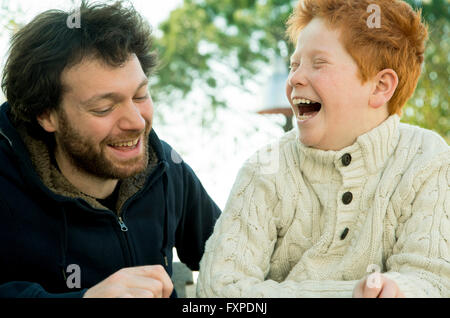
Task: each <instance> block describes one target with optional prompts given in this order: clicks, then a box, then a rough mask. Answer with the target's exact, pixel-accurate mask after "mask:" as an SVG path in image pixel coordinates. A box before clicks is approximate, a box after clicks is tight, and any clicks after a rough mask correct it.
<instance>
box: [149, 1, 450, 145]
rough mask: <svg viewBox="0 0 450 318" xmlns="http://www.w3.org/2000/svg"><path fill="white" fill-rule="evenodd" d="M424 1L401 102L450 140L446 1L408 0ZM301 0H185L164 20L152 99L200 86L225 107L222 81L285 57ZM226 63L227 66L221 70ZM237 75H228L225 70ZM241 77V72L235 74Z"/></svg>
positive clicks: (409, 115)
mask: <svg viewBox="0 0 450 318" xmlns="http://www.w3.org/2000/svg"><path fill="white" fill-rule="evenodd" d="M407 1H408V2H409V3H410V4H411V5H413V6H414V7H421V8H422V10H423V15H424V18H425V20H426V21H427V22H428V24H429V27H430V40H429V44H428V48H427V51H426V62H425V66H424V70H423V74H422V77H421V79H420V81H419V84H418V87H417V90H416V92H415V94H414V96H413V97H412V98H411V99H410V100H409V101H408V103H407V105H406V106H405V108H404V114H405V115H404V116H403V118H402V120H403V121H404V122H408V123H412V124H416V125H420V126H422V127H425V128H429V129H433V130H434V131H436V132H438V133H439V134H440V135H442V136H443V137H444V138H446V140H447V142H449V141H450V132H449V131H450V119H449V117H450V116H449V92H448V86H449V74H450V66H449V65H450V63H449V62H450V50H449V41H448V39H449V27H450V22H449V21H450V5H449V0H432V1H431V0H428V1H419V0H407ZM296 3H297V0H185V1H184V3H183V5H182V6H181V7H180V8H178V9H176V10H174V11H173V12H172V13H171V14H170V16H169V18H168V19H167V20H166V21H165V22H163V23H162V24H161V25H160V29H161V30H162V32H163V35H162V37H159V38H156V39H155V42H156V44H157V47H158V49H159V52H160V57H161V61H162V64H161V69H160V72H158V74H157V76H156V83H155V84H154V85H152V94H153V96H154V98H155V100H164V102H166V103H168V104H170V103H171V102H172V101H179V100H180V99H182V98H184V97H186V95H187V94H188V93H189V92H191V91H192V90H193V88H200V89H201V90H202V91H203V92H204V93H205V94H206V96H209V100H210V103H209V105H210V107H207V109H205V111H206V110H208V109H209V110H212V112H214V110H215V109H216V108H217V107H225V106H226V103H225V101H224V99H222V98H221V97H220V94H218V93H219V92H220V91H221V90H222V89H223V88H224V87H226V86H230V85H233V86H235V85H239V86H240V87H242V90H243V91H244V90H245V88H244V84H245V82H246V81H247V80H251V79H252V78H253V76H254V75H255V74H257V73H258V72H259V71H260V69H261V67H267V66H268V65H269V63H270V61H271V58H272V57H274V56H281V57H282V58H283V59H284V60H285V61H286V63H288V59H289V56H290V54H291V53H292V51H293V47H292V45H291V44H289V43H288V41H287V38H286V36H285V29H286V28H285V23H286V20H287V18H288V17H289V15H290V14H291V12H292V9H293V7H294V6H295V5H296ZM223 69H226V70H227V71H226V72H220V70H223ZM230 73H232V74H234V75H235V78H229V76H227V75H225V74H230ZM236 78H237V79H238V80H237V81H236Z"/></svg>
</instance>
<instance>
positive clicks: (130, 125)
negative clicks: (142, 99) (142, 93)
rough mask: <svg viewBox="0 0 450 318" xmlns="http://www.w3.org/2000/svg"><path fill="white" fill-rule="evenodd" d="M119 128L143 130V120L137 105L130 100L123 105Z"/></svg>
mask: <svg viewBox="0 0 450 318" xmlns="http://www.w3.org/2000/svg"><path fill="white" fill-rule="evenodd" d="M119 127H120V129H122V130H135V131H142V130H144V129H145V119H144V117H143V116H142V114H141V110H140V108H139V105H137V104H135V103H134V102H133V101H132V100H130V101H128V102H127V103H126V104H124V107H123V108H122V114H121V117H120V120H119Z"/></svg>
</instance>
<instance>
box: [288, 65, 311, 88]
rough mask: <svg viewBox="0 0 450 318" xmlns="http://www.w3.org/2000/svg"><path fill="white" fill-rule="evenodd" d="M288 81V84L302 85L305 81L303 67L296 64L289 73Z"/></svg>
mask: <svg viewBox="0 0 450 318" xmlns="http://www.w3.org/2000/svg"><path fill="white" fill-rule="evenodd" d="M288 83H289V85H290V86H292V87H295V86H299V85H301V86H304V85H306V83H307V80H306V76H305V71H304V67H302V66H298V67H297V68H296V69H295V70H294V71H292V72H291V73H290V74H289V77H288Z"/></svg>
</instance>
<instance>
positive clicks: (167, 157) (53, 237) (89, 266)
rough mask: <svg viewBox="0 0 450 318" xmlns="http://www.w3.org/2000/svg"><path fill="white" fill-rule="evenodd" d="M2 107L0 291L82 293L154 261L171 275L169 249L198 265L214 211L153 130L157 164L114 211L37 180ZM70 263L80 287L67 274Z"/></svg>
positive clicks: (189, 173) (192, 176)
mask: <svg viewBox="0 0 450 318" xmlns="http://www.w3.org/2000/svg"><path fill="white" fill-rule="evenodd" d="M9 108H10V106H9V105H8V103H4V104H3V105H2V106H1V108H0V220H1V221H0V222H1V225H2V229H1V230H0V242H2V243H1V244H0V297H82V296H83V295H84V293H85V292H86V290H87V289H88V288H90V287H92V286H94V285H96V284H97V283H99V282H101V281H102V280H104V279H105V278H107V277H108V276H109V275H111V274H113V273H115V272H116V271H117V270H119V269H121V268H124V267H132V266H141V265H154V264H161V265H162V266H164V268H165V269H166V271H167V272H168V274H169V275H172V249H173V247H176V249H177V254H178V256H179V258H180V260H181V261H182V262H183V263H185V264H186V265H187V266H188V267H189V268H190V269H191V270H198V269H199V262H200V259H201V257H202V254H203V251H204V245H205V242H206V240H207V239H208V237H209V236H210V235H211V233H212V231H213V227H214V223H215V221H216V220H217V218H218V216H219V214H220V210H219V208H218V207H217V205H216V204H215V203H214V202H213V200H212V199H211V198H210V197H209V195H208V194H207V193H206V191H205V189H204V188H203V187H202V185H201V183H200V181H199V180H198V178H197V177H196V175H195V174H194V172H193V171H192V169H191V168H190V167H189V166H188V165H187V164H186V163H184V162H178V161H177V160H176V161H177V162H174V161H173V160H172V148H171V147H170V146H169V145H168V144H167V143H165V142H164V141H161V140H160V139H159V138H158V136H157V135H156V133H155V132H154V131H153V130H152V131H151V132H150V136H149V149H153V153H154V154H155V155H156V161H155V162H156V163H155V165H154V167H153V168H152V170H151V172H150V173H149V174H148V176H147V177H146V180H145V183H144V184H143V186H142V188H140V189H139V190H138V191H137V192H136V193H135V194H133V195H132V196H131V197H130V198H128V199H127V200H126V201H125V203H124V204H123V206H122V208H121V213H120V214H118V213H115V212H113V211H111V210H108V209H107V208H104V209H99V208H98V207H93V206H92V205H91V204H89V203H88V202H86V200H83V199H82V198H74V197H67V196H62V195H60V194H56V193H55V192H53V191H51V190H50V189H49V188H48V187H47V186H46V185H44V183H43V181H42V180H41V178H40V176H39V175H38V173H37V172H36V169H35V168H34V166H33V162H32V160H31V159H30V153H29V151H28V149H27V147H26V145H25V143H24V142H23V140H22V138H21V136H20V135H19V133H18V131H17V130H16V128H15V127H13V125H12V124H11V122H10V120H9V117H8V113H9ZM74 266H75V267H76V266H78V267H77V268H78V273H79V282H80V284H79V286H74V284H73V282H74V280H70V281H71V282H72V283H70V282H69V279H68V278H70V277H72V278H73V276H71V275H72V273H73V274H75V269H74ZM78 287H79V288H78ZM172 296H175V293H173V294H172Z"/></svg>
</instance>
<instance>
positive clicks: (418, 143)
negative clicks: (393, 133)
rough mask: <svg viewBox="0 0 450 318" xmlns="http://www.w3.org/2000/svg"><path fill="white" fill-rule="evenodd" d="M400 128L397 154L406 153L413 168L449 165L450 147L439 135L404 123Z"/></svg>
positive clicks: (400, 124)
mask: <svg viewBox="0 0 450 318" xmlns="http://www.w3.org/2000/svg"><path fill="white" fill-rule="evenodd" d="M398 128H399V141H398V145H397V148H396V152H397V153H398V152H403V151H406V153H407V154H408V156H407V157H408V158H410V160H408V161H410V162H409V163H410V164H411V163H412V166H416V167H417V166H428V165H430V164H436V165H440V164H445V163H447V164H448V161H449V160H450V147H449V145H448V144H447V142H446V141H445V140H444V138H442V137H441V136H440V135H439V134H438V133H436V132H434V131H433V130H430V129H426V128H422V127H419V126H415V125H411V124H407V123H402V122H401V123H399V127H398ZM405 163H406V162H405Z"/></svg>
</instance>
